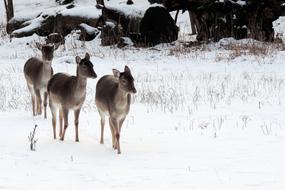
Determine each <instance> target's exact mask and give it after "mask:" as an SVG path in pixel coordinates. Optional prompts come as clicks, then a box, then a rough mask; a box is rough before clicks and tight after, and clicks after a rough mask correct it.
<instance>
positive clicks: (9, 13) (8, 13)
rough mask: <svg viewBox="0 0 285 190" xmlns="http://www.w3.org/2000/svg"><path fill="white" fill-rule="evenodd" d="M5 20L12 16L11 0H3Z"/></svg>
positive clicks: (12, 6)
mask: <svg viewBox="0 0 285 190" xmlns="http://www.w3.org/2000/svg"><path fill="white" fill-rule="evenodd" d="M4 4H5V9H6V18H7V22H8V21H9V20H10V19H11V18H13V17H14V5H13V0H4Z"/></svg>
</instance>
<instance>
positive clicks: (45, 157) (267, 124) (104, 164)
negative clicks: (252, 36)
mask: <svg viewBox="0 0 285 190" xmlns="http://www.w3.org/2000/svg"><path fill="white" fill-rule="evenodd" d="M19 2H20V1H19ZM21 2H22V1H21ZM27 2H28V1H27ZM30 2H32V1H30ZM41 2H43V0H41ZM1 6H2V5H1ZM1 6H0V8H1V9H0V10H3V7H1ZM2 13H3V12H1V15H3V14H2ZM187 21H188V14H187V13H185V14H184V15H180V16H179V21H178V24H179V25H180V27H181V34H180V36H179V39H180V40H179V41H183V40H188V39H191V38H192V37H191V36H189V33H190V26H189V23H187ZM0 23H1V22H0ZM0 34H2V33H1V32H0ZM37 41H43V39H42V38H40V37H38V36H36V35H35V36H32V37H27V38H21V39H12V41H11V42H10V40H9V38H8V37H7V36H3V35H1V39H0V123H1V124H0V129H1V133H0V171H1V173H0V189H13V190H14V189H24V190H26V189H32V190H33V189H48V190H50V189H60V190H61V189H74V190H75V189H76V190H77V189H91V188H93V189H94V188H95V189H142V190H143V189H155V190H158V189H185V190H186V189H187V190H188V189H196V190H208V189H213V190H223V189H224V190H229V189H233V190H268V189H272V190H282V189H284V186H285V181H284V179H285V164H284V160H285V153H284V152H285V148H284V147H285V99H284V95H285V63H284V59H285V52H284V51H283V50H282V47H279V46H274V45H270V44H261V43H258V42H255V41H252V40H242V41H235V40H232V39H225V40H221V41H220V42H219V43H216V44H209V45H202V46H199V47H193V48H186V47H184V46H183V44H182V43H180V42H176V43H173V44H161V45H158V46H156V47H154V48H147V49H137V48H133V47H128V48H126V49H118V48H115V47H101V46H100V45H99V43H100V39H96V40H94V41H92V42H86V43H83V42H80V41H77V40H76V35H69V36H68V37H67V39H66V45H65V46H62V47H60V48H59V49H58V50H57V51H56V54H55V59H54V62H53V68H54V70H55V72H68V73H71V74H75V64H74V63H75V55H80V56H83V55H84V53H85V52H89V53H90V54H91V56H92V57H91V60H92V62H93V64H94V68H95V71H96V73H97V75H98V78H97V79H95V80H92V79H90V80H89V81H88V86H87V92H88V95H87V99H86V101H85V104H84V107H83V112H82V113H81V116H80V122H79V138H80V142H79V143H76V142H75V141H74V136H75V131H74V125H73V114H72V113H70V118H69V123H70V126H69V128H68V130H67V134H66V140H65V141H64V142H61V141H59V140H53V139H52V126H51V116H50V112H48V119H46V120H45V119H43V117H42V116H37V117H32V113H31V104H30V97H29V93H28V90H27V88H26V84H25V79H24V76H23V72H22V70H23V65H24V63H25V61H26V60H27V59H28V58H29V57H30V56H34V55H38V56H39V51H38V50H37V49H36V48H35V42H37ZM252 47H253V48H252ZM124 65H129V66H130V68H131V70H132V72H133V75H134V78H135V85H136V88H137V90H138V93H137V94H136V95H135V96H134V99H133V103H132V106H131V111H130V113H129V115H128V117H127V120H126V121H125V123H124V125H123V129H122V138H121V139H122V143H121V148H122V154H121V155H117V154H116V152H115V151H114V150H112V148H111V138H110V137H111V135H110V131H109V129H108V125H107V126H106V134H105V145H100V144H99V134H100V130H99V114H98V113H97V111H96V107H95V103H94V96H95V86H96V82H97V81H98V79H99V78H100V77H101V76H103V75H105V74H111V69H112V68H117V69H119V70H122V69H123V67H124ZM35 124H37V125H38V128H37V131H36V138H37V139H38V142H37V146H36V151H30V150H29V142H28V135H29V133H30V132H31V131H32V130H33V127H34V125H35Z"/></svg>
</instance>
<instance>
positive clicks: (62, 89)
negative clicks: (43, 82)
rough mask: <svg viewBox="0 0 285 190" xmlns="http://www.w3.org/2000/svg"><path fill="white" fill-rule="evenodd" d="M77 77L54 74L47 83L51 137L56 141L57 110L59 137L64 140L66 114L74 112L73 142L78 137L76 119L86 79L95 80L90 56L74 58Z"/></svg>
mask: <svg viewBox="0 0 285 190" xmlns="http://www.w3.org/2000/svg"><path fill="white" fill-rule="evenodd" d="M76 63H77V75H76V76H70V75H68V74H64V73H57V74H55V75H54V76H53V77H52V78H51V79H50V81H49V83H48V87H47V89H48V94H49V97H50V98H49V100H50V104H49V105H50V109H51V113H52V126H53V136H54V139H56V112H57V109H59V122H60V131H59V136H60V137H61V140H64V136H65V132H66V129H67V127H68V112H69V110H74V118H75V121H74V124H75V130H76V131H75V135H76V136H75V141H77V142H78V141H79V137H78V123H79V121H78V119H79V114H80V110H81V107H82V104H83V103H84V100H85V97H86V84H87V78H96V77H97V75H96V73H95V72H94V70H93V64H92V63H91V62H90V56H89V54H88V53H86V55H85V58H84V59H81V58H79V57H78V56H76ZM63 120H64V129H63V131H62V121H63Z"/></svg>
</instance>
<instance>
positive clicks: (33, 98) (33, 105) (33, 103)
mask: <svg viewBox="0 0 285 190" xmlns="http://www.w3.org/2000/svg"><path fill="white" fill-rule="evenodd" d="M32 107H33V108H32V109H33V116H35V115H36V113H35V96H33V95H32Z"/></svg>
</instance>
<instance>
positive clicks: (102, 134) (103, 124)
mask: <svg viewBox="0 0 285 190" xmlns="http://www.w3.org/2000/svg"><path fill="white" fill-rule="evenodd" d="M104 126H105V117H104V116H101V139H100V144H104Z"/></svg>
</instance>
